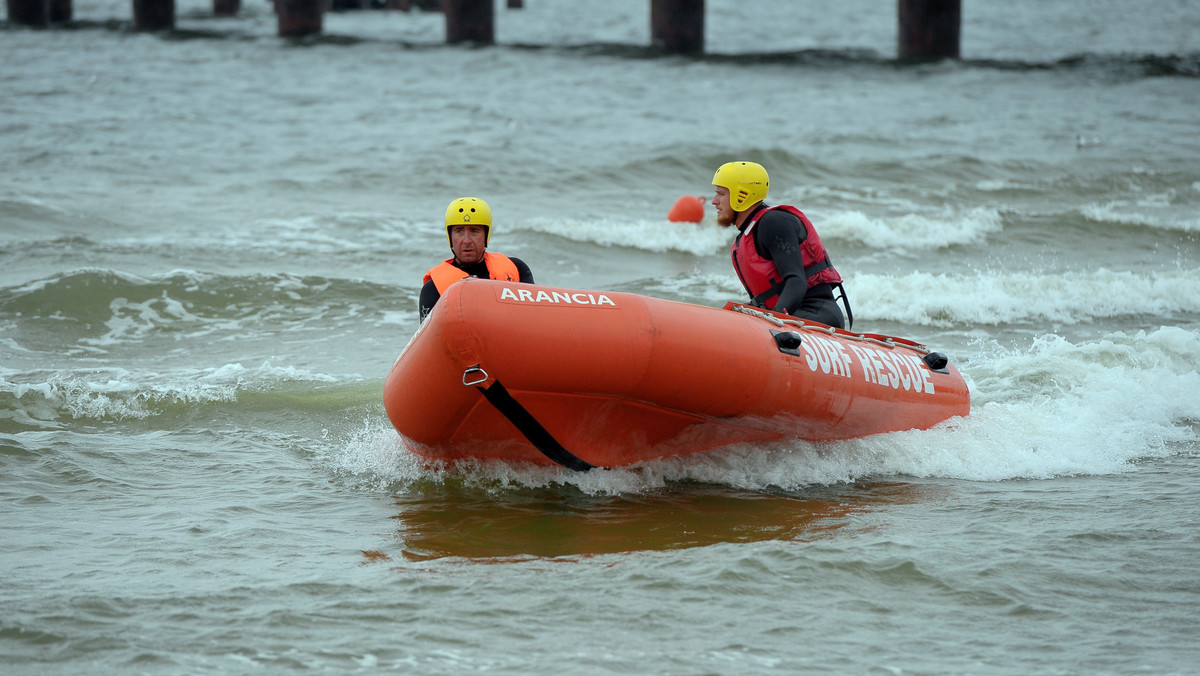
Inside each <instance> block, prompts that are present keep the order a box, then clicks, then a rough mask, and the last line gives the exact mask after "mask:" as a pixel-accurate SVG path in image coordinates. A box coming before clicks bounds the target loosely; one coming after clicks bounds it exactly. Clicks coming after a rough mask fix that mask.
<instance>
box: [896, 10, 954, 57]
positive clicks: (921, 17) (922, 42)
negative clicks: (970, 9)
mask: <svg viewBox="0 0 1200 676" xmlns="http://www.w3.org/2000/svg"><path fill="white" fill-rule="evenodd" d="M898 2H899V15H900V37H899V48H898V49H897V52H896V53H897V56H898V57H899V58H900V59H902V60H925V59H957V58H958V54H959V34H960V33H961V31H962V0H898Z"/></svg>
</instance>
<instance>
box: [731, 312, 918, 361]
mask: <svg viewBox="0 0 1200 676" xmlns="http://www.w3.org/2000/svg"><path fill="white" fill-rule="evenodd" d="M730 309H731V310H734V311H735V312H741V313H742V314H746V315H750V316H752V317H758V318H759V319H765V320H767V321H768V322H771V323H772V324H774V325H775V326H779V327H783V326H795V327H797V328H800V329H804V330H805V331H818V332H820V333H826V334H829V335H831V336H834V335H840V336H841V337H843V338H846V339H847V340H857V341H859V342H862V343H875V344H876V345H882V346H883V347H886V348H897V347H906V348H908V349H910V350H912V351H914V352H919V353H921V354H929V348H928V347H926V346H924V345H922V344H920V343H914V342H910V341H907V340H899V341H897V340H895V339H893V338H891V337H889V336H883V337H878V336H872V335H867V334H865V333H851V332H849V331H845V330H843V329H835V328H833V327H832V326H826V325H824V324H806V323H805V322H804V320H803V319H781V318H779V317H777V316H775V315H774V314H768V313H766V312H762V311H760V310H756V309H754V308H750V307H746V306H745V305H735V306H733V307H732V308H730Z"/></svg>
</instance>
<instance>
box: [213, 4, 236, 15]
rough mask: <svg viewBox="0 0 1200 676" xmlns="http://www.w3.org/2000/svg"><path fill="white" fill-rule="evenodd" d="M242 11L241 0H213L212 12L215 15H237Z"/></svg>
mask: <svg viewBox="0 0 1200 676" xmlns="http://www.w3.org/2000/svg"><path fill="white" fill-rule="evenodd" d="M240 11H242V0H213V14H216V15H217V16H237V13H238V12H240Z"/></svg>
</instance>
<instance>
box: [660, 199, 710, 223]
mask: <svg viewBox="0 0 1200 676" xmlns="http://www.w3.org/2000/svg"><path fill="white" fill-rule="evenodd" d="M703 219H704V198H703V197H695V196H693V195H684V196H683V197H680V198H679V199H678V200H676V202H675V206H673V207H671V211H670V213H668V214H667V220H668V221H672V222H674V223H679V222H686V223H699V222H700V221H701V220H703Z"/></svg>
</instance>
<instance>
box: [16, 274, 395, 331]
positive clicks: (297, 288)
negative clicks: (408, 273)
mask: <svg viewBox="0 0 1200 676" xmlns="http://www.w3.org/2000/svg"><path fill="white" fill-rule="evenodd" d="M396 297H397V292H396V290H395V289H394V288H389V287H387V286H385V285H381V284H376V283H372V282H367V281H362V280H346V279H332V278H327V277H319V276H299V275H291V274H285V273H275V274H263V275H252V276H238V275H218V274H210V273H203V272H195V271H187V270H177V271H174V272H170V273H167V274H163V275H154V276H149V277H143V276H140V275H134V274H129V273H124V272H120V271H116V270H104V269H90V270H76V271H71V272H67V273H63V274H59V275H55V276H53V277H48V278H45V279H39V280H35V281H32V282H29V283H26V284H23V285H20V286H15V287H9V288H4V289H0V320H3V321H5V322H6V323H8V324H9V325H10V326H11V327H12V329H11V330H10V332H9V335H10V337H11V338H12V339H13V340H15V341H17V342H18V343H20V344H21V345H23V346H25V347H26V348H28V349H34V350H56V349H61V348H62V347H64V346H73V345H77V344H79V345H87V346H91V347H94V348H99V349H102V348H104V347H106V346H111V345H113V344H117V343H122V342H129V341H140V340H143V339H146V338H148V337H153V336H162V337H168V338H170V339H172V340H180V339H184V338H187V339H198V338H203V337H206V336H207V337H210V338H215V337H219V336H229V335H233V336H236V335H240V334H244V333H246V332H248V331H254V330H258V331H263V332H268V333H269V332H271V331H274V330H279V329H280V328H282V327H292V328H299V327H303V326H304V325H306V324H308V323H310V322H316V323H319V324H321V325H328V324H329V323H330V322H331V320H332V321H333V324H335V325H336V324H337V323H338V322H339V321H342V322H348V323H357V322H371V323H376V322H386V321H389V319H388V314H387V313H388V308H390V307H393V306H394V305H395V304H396V302H397V301H396Z"/></svg>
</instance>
